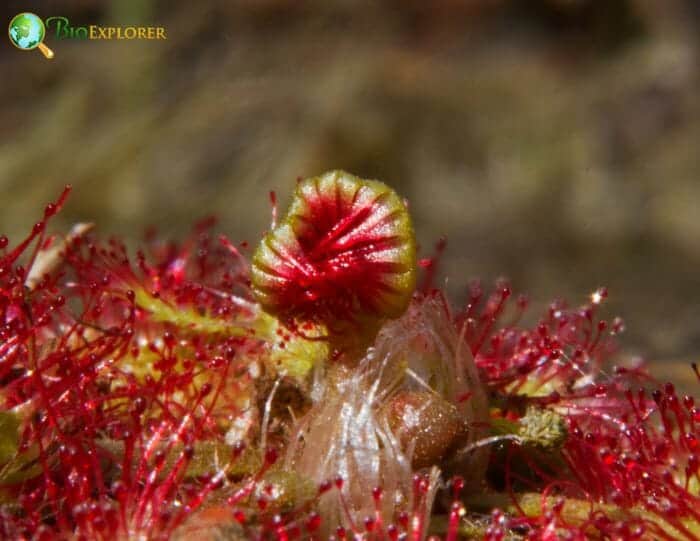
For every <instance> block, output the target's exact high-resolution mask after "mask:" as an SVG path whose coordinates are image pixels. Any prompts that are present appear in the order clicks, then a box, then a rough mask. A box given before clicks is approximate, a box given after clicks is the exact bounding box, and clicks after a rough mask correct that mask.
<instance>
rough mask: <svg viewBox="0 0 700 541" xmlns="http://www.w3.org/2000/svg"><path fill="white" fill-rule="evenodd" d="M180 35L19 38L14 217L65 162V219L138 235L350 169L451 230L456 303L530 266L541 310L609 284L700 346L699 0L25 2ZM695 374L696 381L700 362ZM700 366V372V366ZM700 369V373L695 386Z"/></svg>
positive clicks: (12, 68)
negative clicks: (47, 51)
mask: <svg viewBox="0 0 700 541" xmlns="http://www.w3.org/2000/svg"><path fill="white" fill-rule="evenodd" d="M0 9H2V10H3V14H4V18H3V20H5V23H4V24H8V23H9V20H10V18H11V17H12V16H13V15H15V14H16V13H19V12H21V11H33V12H35V13H37V14H38V15H39V16H41V17H42V18H47V17H49V16H54V15H62V16H66V17H68V18H69V20H70V22H71V24H72V25H75V26H77V25H89V24H100V25H146V26H164V27H165V28H166V32H167V36H168V39H167V40H166V41H69V40H62V41H61V40H56V38H55V37H54V36H53V33H52V32H48V33H47V38H46V44H47V45H48V46H50V47H51V48H52V49H53V50H54V52H55V53H56V57H55V59H54V60H52V61H47V60H45V59H44V58H43V57H42V55H41V54H40V53H39V52H38V51H31V52H23V51H19V50H17V49H15V48H14V47H13V46H12V45H11V44H10V42H9V41H8V40H5V43H4V45H2V46H0V73H1V74H2V84H1V85H0V96H1V97H2V99H1V100H0V126H2V129H0V231H1V232H4V233H6V234H7V235H9V236H10V237H11V238H13V239H14V240H18V237H19V236H20V235H22V234H24V232H25V231H27V230H28V229H29V228H30V227H31V225H32V224H33V222H34V221H35V220H36V218H37V217H38V216H39V215H40V213H41V211H42V209H43V206H44V204H45V203H46V202H47V201H49V200H52V199H53V198H55V196H56V195H57V194H58V193H59V191H60V189H61V187H62V186H63V185H64V184H66V183H71V184H72V185H73V186H74V191H73V194H72V195H71V198H70V200H69V203H68V205H67V207H66V209H65V211H64V212H63V213H62V214H61V215H60V220H59V221H57V222H55V223H54V230H60V228H64V227H68V225H69V224H70V223H72V222H75V221H78V220H90V221H95V222H96V223H97V224H98V226H99V230H100V231H102V232H103V233H105V234H113V233H117V234H119V235H120V236H122V237H126V238H132V239H139V238H141V236H142V234H143V231H144V230H145V229H146V227H148V226H149V225H155V226H156V227H157V228H158V230H159V231H160V232H161V233H162V234H164V235H168V236H177V235H182V234H184V233H186V231H187V230H188V229H189V226H190V225H191V224H192V223H193V222H194V221H195V220H196V219H197V218H199V217H202V216H204V215H208V214H212V213H213V214H215V215H217V216H218V217H219V218H220V224H219V229H220V230H221V231H223V232H225V233H226V234H227V235H228V236H229V237H230V238H232V239H234V240H248V241H250V242H251V243H252V244H255V243H256V242H257V240H258V239H259V237H260V234H261V232H262V231H263V230H264V229H265V228H266V227H267V226H268V225H269V221H270V204H269V200H268V192H269V191H270V190H276V192H277V194H278V197H279V201H280V206H281V209H280V210H281V211H284V209H285V208H286V204H287V201H288V196H289V193H290V191H291V190H292V188H293V187H294V183H295V179H296V178H297V177H306V176H311V175H315V174H318V173H321V172H323V171H325V170H328V169H335V168H344V169H347V170H348V171H350V172H352V173H355V174H357V175H360V176H365V177H374V178H378V179H381V180H384V181H385V182H387V183H389V184H391V185H392V186H394V187H395V188H396V190H397V191H399V192H400V193H401V194H403V195H404V196H405V197H407V198H408V200H409V201H410V204H411V207H412V213H413V218H414V222H415V226H416V230H417V234H418V237H419V241H420V243H421V246H422V250H423V253H424V254H426V255H429V254H430V253H431V252H432V247H433V245H434V243H435V241H436V240H437V239H438V238H439V237H440V236H442V235H445V236H446V237H447V239H448V248H447V251H446V254H445V257H444V260H443V265H442V268H441V275H442V277H443V278H442V279H444V277H447V276H449V281H448V282H447V284H448V288H449V289H450V291H451V293H452V295H453V296H454V298H455V299H456V300H461V299H463V298H464V293H465V286H466V284H467V282H468V281H469V280H470V279H471V278H474V277H481V278H482V279H483V280H484V282H486V283H491V282H493V280H495V279H496V278H498V277H500V276H507V277H509V278H510V279H511V280H512V282H513V286H514V289H515V290H516V291H526V292H528V293H529V294H530V297H531V299H532V300H533V305H534V309H535V310H537V309H540V308H542V307H544V306H546V304H547V303H548V302H549V301H550V300H551V299H553V298H555V297H564V298H567V299H569V300H570V301H571V303H572V304H579V303H583V302H585V301H586V300H587V296H588V294H589V293H590V292H591V291H593V290H594V289H595V288H596V287H598V286H600V285H606V286H608V288H609V291H610V302H609V313H610V314H611V315H615V314H619V315H621V316H622V317H623V318H624V319H625V321H626V323H627V332H626V334H625V335H623V338H622V341H623V345H624V348H625V351H627V352H629V353H630V354H634V353H642V354H644V355H645V357H646V358H648V359H649V360H651V361H653V362H654V363H656V364H655V366H656V371H657V373H658V374H659V375H660V376H661V377H663V378H664V379H675V380H677V381H681V380H684V379H688V378H690V369H689V368H688V363H689V361H691V360H694V359H697V358H698V357H699V356H700V273H698V267H699V266H700V249H699V247H700V216H699V214H700V152H699V146H700V92H699V91H700V57H699V52H700V37H699V36H700V3H699V2H698V1H697V0H664V1H663V2H660V1H657V0H520V1H518V0H437V1H434V2H426V1H424V0H387V1H383V2H382V1H375V2H370V1H364V2H363V1H359V2H354V1H350V0H339V1H335V2H329V1H323V0H317V1H315V2H301V1H294V0H247V1H238V2H229V1H223V0H220V1H212V2H188V1H185V0H181V1H167V2H166V1H164V0H162V1H155V0H150V1H149V0H144V1H140V2H136V1H122V2H117V1H106V0H105V1H97V0H94V1H90V0H73V1H68V0H65V1H43V2H39V1H36V0H27V1H24V2H14V1H10V2H9V3H7V2H6V3H5V6H4V7H2V8H0ZM688 381H692V379H688ZM695 385H697V384H695ZM696 388H697V386H696Z"/></svg>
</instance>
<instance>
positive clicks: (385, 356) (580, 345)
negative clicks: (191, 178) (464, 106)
mask: <svg viewBox="0 0 700 541" xmlns="http://www.w3.org/2000/svg"><path fill="white" fill-rule="evenodd" d="M67 197H68V189H67V190H66V191H65V192H64V193H63V194H62V195H61V196H60V197H59V199H58V200H57V201H56V202H55V203H51V204H49V205H48V206H47V207H46V209H45V212H44V218H43V220H42V221H41V222H39V223H37V224H36V225H35V226H34V228H33V229H32V231H31V232H30V234H29V235H28V236H27V237H26V238H25V239H23V240H21V241H20V242H18V243H15V244H13V243H11V242H10V240H9V239H7V238H6V237H4V236H0V399H1V400H2V411H0V537H2V538H7V539H42V540H44V539H167V538H173V539H191V538H193V537H194V536H197V537H198V538H201V539H235V540H238V539H261V540H262V539H276V540H280V541H282V540H289V539H314V540H321V539H363V540H364V539H366V540H390V541H395V540H398V539H411V540H422V539H426V538H428V537H429V536H432V537H431V538H439V539H445V540H449V541H454V540H456V539H467V538H469V539H488V540H501V539H525V538H527V539H558V538H565V539H591V538H592V539H689V540H692V539H700V477H699V475H700V469H699V468H700V444H699V443H698V433H697V431H698V426H699V425H700V410H699V409H698V407H697V406H696V404H695V400H694V398H693V397H691V396H680V395H679V393H678V392H677V391H676V389H675V387H674V386H673V385H671V384H665V385H662V384H660V383H658V382H656V381H655V380H654V379H653V378H651V376H649V374H648V373H647V372H646V371H645V370H644V368H643V367H642V366H638V365H635V366H625V367H619V368H612V367H611V366H610V361H611V360H613V359H614V356H615V354H616V351H617V346H616V343H615V339H616V335H617V334H619V333H620V332H622V331H623V330H624V324H623V322H622V320H620V319H618V318H615V319H613V320H611V321H607V320H603V319H600V316H599V313H600V311H601V305H602V304H603V302H604V300H605V298H606V296H607V291H606V290H604V289H600V290H598V291H596V292H595V293H594V294H593V295H592V296H591V297H590V299H589V302H588V303H587V304H585V305H584V306H582V307H580V308H571V307H569V306H568V305H566V304H565V303H563V302H556V303H553V304H552V305H551V306H550V307H549V309H548V310H547V311H546V313H545V314H544V315H543V316H542V317H541V318H540V320H539V321H538V322H537V323H536V324H535V325H534V326H533V327H532V328H528V327H524V326H522V325H521V323H520V321H521V315H522V314H523V312H524V311H525V310H526V309H527V301H526V299H525V297H523V296H520V297H517V298H516V299H515V300H513V296H512V295H511V289H510V286H509V285H508V284H506V283H504V282H499V283H497V284H496V287H495V288H494V290H493V291H492V292H491V293H488V292H485V291H484V290H483V288H482V287H481V285H480V284H478V283H472V284H471V285H470V287H469V294H468V298H467V302H466V303H465V305H464V306H457V305H455V304H454V303H451V302H450V301H449V300H448V299H447V297H446V295H445V293H444V292H443V291H441V290H440V289H438V288H436V287H435V286H434V285H433V284H432V277H433V273H434V271H435V267H436V264H437V261H436V259H435V258H424V259H422V260H420V262H418V261H417V259H416V258H417V256H416V251H417V249H416V242H415V238H414V232H413V226H412V223H411V219H410V216H409V211H408V208H407V205H406V203H405V202H404V201H403V200H402V199H401V198H400V197H399V196H398V195H397V194H396V193H395V192H394V191H393V190H392V189H391V188H389V187H388V186H387V185H385V184H383V183H381V182H378V181H374V180H364V179H361V178H358V177H355V176H353V175H350V174H348V173H345V172H343V171H333V172H330V173H326V174H323V175H321V176H319V177H313V178H310V179H306V180H302V181H299V183H298V184H297V188H296V191H295V193H294V196H293V199H292V203H291V205H290V208H289V211H288V213H287V214H286V216H285V217H284V218H283V219H282V220H281V221H280V222H279V223H275V224H273V227H272V228H271V230H270V231H269V232H268V233H267V234H266V235H265V236H264V237H263V239H262V241H261V243H260V245H259V246H258V248H257V250H256V251H255V253H254V254H253V255H252V259H251V264H250V265H249V264H248V259H247V257H246V255H245V248H244V247H240V246H236V245H235V244H233V243H232V242H231V241H229V240H228V239H227V238H226V237H223V236H219V237H218V238H217V237H216V236H214V235H213V234H212V229H213V226H214V223H213V222H212V221H203V222H201V223H199V224H197V225H196V226H195V228H194V230H193V232H192V234H191V235H190V236H189V237H188V238H186V239H185V240H184V241H182V242H179V243H174V242H170V243H168V242H163V241H161V240H158V238H157V236H156V237H153V238H151V239H150V240H149V241H148V242H146V245H145V246H144V248H143V249H142V250H140V251H138V252H137V253H136V254H135V255H134V256H132V255H130V254H129V252H128V250H127V249H126V247H125V245H124V244H123V242H122V241H120V240H119V239H115V238H112V239H107V240H103V239H101V238H100V237H99V236H98V235H97V233H96V230H97V228H96V227H95V226H93V225H92V224H77V225H76V226H75V227H74V228H72V230H71V231H70V232H69V233H68V234H66V235H65V236H61V235H52V236H50V235H48V234H47V224H48V222H49V221H50V220H51V218H52V217H53V216H54V215H55V214H56V213H57V212H58V211H59V210H60V209H61V207H62V206H63V205H64V204H65V202H66V199H67ZM474 257H478V254H475V255H474ZM420 268H423V269H424V270H423V271H422V272H423V273H424V276H423V278H422V279H421V280H420V283H421V286H420V287H416V284H417V283H418V280H417V278H418V274H419V269H420ZM696 372H697V370H696Z"/></svg>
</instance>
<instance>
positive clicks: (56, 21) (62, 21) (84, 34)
mask: <svg viewBox="0 0 700 541" xmlns="http://www.w3.org/2000/svg"><path fill="white" fill-rule="evenodd" d="M47 30H48V31H49V32H53V37H54V38H56V39H57V40H64V39H71V40H103V39H110V40H111V39H116V40H133V39H145V40H163V39H168V38H167V36H166V35H165V28H163V27H162V26H100V25H96V24H90V25H87V26H72V25H71V24H70V21H69V20H68V17H61V16H54V17H49V18H48V19H46V24H44V21H42V20H41V18H40V17H38V16H37V15H34V14H33V13H20V14H19V15H15V16H14V17H13V18H12V20H11V21H10V26H9V27H8V31H7V32H8V35H9V36H10V42H11V43H12V45H14V46H15V47H17V48H18V49H21V50H23V51H31V50H32V49H39V50H40V51H41V52H42V53H43V54H44V56H45V57H46V58H49V59H51V58H53V56H54V53H53V51H52V50H51V49H49V48H48V47H47V46H46V45H44V38H45V37H46V32H47Z"/></svg>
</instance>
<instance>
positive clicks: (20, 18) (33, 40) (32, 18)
mask: <svg viewBox="0 0 700 541" xmlns="http://www.w3.org/2000/svg"><path fill="white" fill-rule="evenodd" d="M7 33H8V35H9V36H10V41H11V42H12V45H14V46H15V47H17V48H18V49H21V50H23V51H31V50H32V49H39V50H40V51H41V52H42V54H43V55H44V56H45V57H46V58H48V59H49V60H51V59H52V58H53V56H54V55H53V51H52V50H51V49H49V48H48V47H47V46H46V45H44V38H45V37H46V27H45V26H44V21H42V20H41V17H39V16H37V15H34V14H33V13H28V12H26V13H20V14H19V15H15V16H14V17H12V20H11V21H10V26H9V27H8V29H7Z"/></svg>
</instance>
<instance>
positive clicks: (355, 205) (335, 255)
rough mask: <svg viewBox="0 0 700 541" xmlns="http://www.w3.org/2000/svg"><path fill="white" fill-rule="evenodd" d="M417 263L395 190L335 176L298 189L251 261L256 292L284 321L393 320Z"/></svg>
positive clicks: (408, 222)
mask: <svg viewBox="0 0 700 541" xmlns="http://www.w3.org/2000/svg"><path fill="white" fill-rule="evenodd" d="M415 259H416V245H415V236H414V233H413V226H412V225H411V219H410V216H409V214H408V210H407V209H406V207H405V205H404V203H403V201H402V200H401V198H400V197H399V196H398V195H397V194H396V192H394V191H393V190H392V189H391V188H389V187H388V186H387V185H386V184H383V183H381V182H378V181H373V180H364V179H360V178H358V177H355V176H353V175H350V174H348V173H346V172H343V171H332V172H329V173H326V174H324V175H321V176H319V177H313V178H309V179H306V180H303V181H301V182H300V183H299V185H298V186H297V189H296V192H295V195H294V199H293V202H292V204H291V207H290V209H289V212H288V213H287V216H286V217H285V218H284V220H283V221H282V222H281V223H280V225H279V226H278V227H277V228H275V229H274V230H273V231H271V232H270V233H268V234H267V235H266V236H265V238H264V239H263V241H262V242H261V244H260V246H259V247H258V249H257V251H256V253H255V255H254V256H253V262H252V284H253V291H254V292H255V295H256V297H257V299H258V301H259V302H260V303H261V304H262V305H263V307H264V308H265V309H266V310H267V311H268V312H271V313H274V314H277V315H280V316H283V317H291V318H298V319H302V320H304V319H306V320H316V321H324V322H328V323H331V324H332V323H333V322H335V321H337V322H342V321H356V320H359V319H363V318H368V317H369V318H379V319H381V318H393V317H398V316H399V315H401V314H402V313H403V312H404V311H405V309H406V307H407V306H408V303H409V301H410V299H411V294H412V293H413V290H414V288H415V281H416V265H415Z"/></svg>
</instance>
